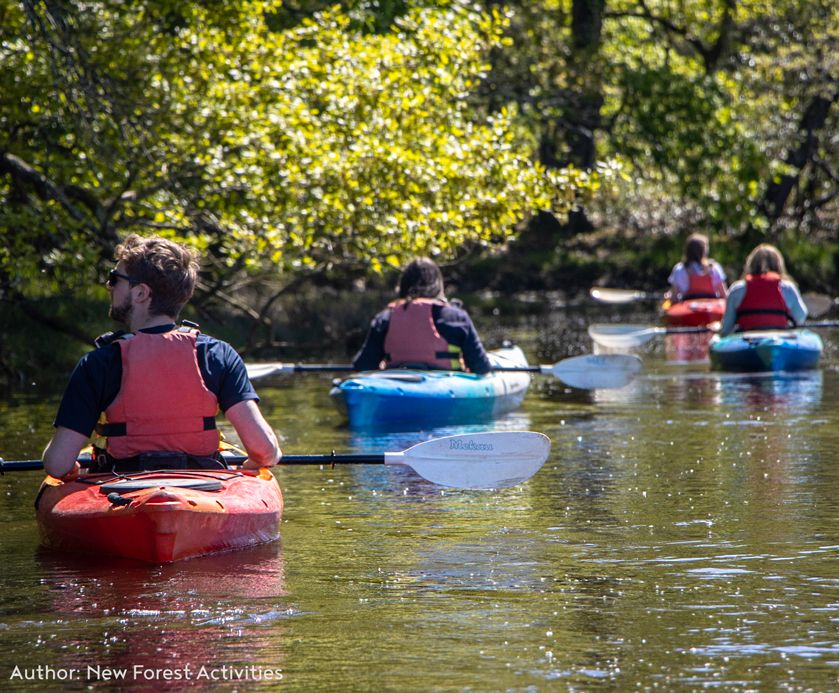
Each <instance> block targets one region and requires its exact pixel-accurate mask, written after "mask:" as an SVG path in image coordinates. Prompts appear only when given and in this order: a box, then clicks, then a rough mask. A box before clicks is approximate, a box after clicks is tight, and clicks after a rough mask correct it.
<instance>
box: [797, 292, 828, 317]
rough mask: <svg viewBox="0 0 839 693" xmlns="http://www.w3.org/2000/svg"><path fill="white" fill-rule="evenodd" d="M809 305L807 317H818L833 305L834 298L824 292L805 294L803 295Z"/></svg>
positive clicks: (805, 303)
mask: <svg viewBox="0 0 839 693" xmlns="http://www.w3.org/2000/svg"><path fill="white" fill-rule="evenodd" d="M801 298H802V299H803V300H804V305H805V306H807V317H810V318H818V317H820V316H822V315H824V314H825V313H826V312H827V311H829V310H830V309H831V308H832V307H833V299H832V298H830V296H825V295H824V294H804V295H803V296H802V297H801Z"/></svg>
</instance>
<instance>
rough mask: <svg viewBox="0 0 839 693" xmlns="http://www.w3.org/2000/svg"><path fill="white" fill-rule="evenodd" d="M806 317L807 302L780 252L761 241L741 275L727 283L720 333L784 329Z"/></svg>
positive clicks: (747, 260) (748, 259)
mask: <svg viewBox="0 0 839 693" xmlns="http://www.w3.org/2000/svg"><path fill="white" fill-rule="evenodd" d="M806 318H807V306H806V305H805V303H804V299H802V298H801V294H800V293H799V291H798V287H797V286H796V284H795V282H794V281H793V280H792V279H791V278H790V276H789V275H788V274H787V269H786V266H785V264H784V258H783V256H782V255H781V252H780V251H779V250H778V249H777V248H776V247H775V246H774V245H769V244H768V243H761V244H760V245H759V246H757V247H756V248H755V249H754V250H753V251H752V252H751V253H749V256H748V257H747V258H746V264H745V267H744V269H743V276H742V278H741V279H740V280H738V281H736V282H734V283H733V284H732V285H731V290H730V291H729V292H728V297H727V299H726V302H725V314H724V315H723V319H722V327H721V328H720V334H721V335H723V336H725V335H727V334H731V333H732V332H734V331H735V330H736V331H738V332H745V331H747V330H767V329H774V330H777V329H786V328H787V327H790V326H795V325H800V324H801V323H803V322H804V320H805V319H806Z"/></svg>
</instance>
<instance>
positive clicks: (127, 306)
mask: <svg viewBox="0 0 839 693" xmlns="http://www.w3.org/2000/svg"><path fill="white" fill-rule="evenodd" d="M133 311H134V307H133V306H132V305H131V296H126V297H125V300H124V301H123V302H122V303H121V304H120V305H116V304H113V303H112V304H111V308H110V310H109V311H108V317H110V318H111V320H116V321H117V322H121V323H122V324H123V325H128V324H130V322H131V313H132V312H133Z"/></svg>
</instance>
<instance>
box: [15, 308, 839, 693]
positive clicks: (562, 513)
mask: <svg viewBox="0 0 839 693" xmlns="http://www.w3.org/2000/svg"><path fill="white" fill-rule="evenodd" d="M507 333H508V334H506V335H505V336H513V337H515V339H516V341H517V343H519V344H520V345H521V346H522V347H523V348H524V349H525V351H526V352H527V353H528V356H529V357H530V360H531V363H553V362H555V361H557V360H559V359H560V358H562V357H565V356H569V355H576V354H577V353H582V352H585V351H590V350H591V344H590V342H588V340H587V338H586V337H585V333H584V332H583V331H582V329H581V325H580V321H579V320H567V319H566V318H565V317H564V316H562V315H556V316H552V317H545V318H541V319H538V320H531V321H530V322H529V323H528V324H524V325H520V326H519V327H517V328H516V329H515V330H507ZM488 334H489V339H488V343H490V344H491V345H493V346H496V345H495V344H492V340H493V339H495V338H496V337H498V336H499V335H500V332H497V331H488ZM824 337H825V342H826V345H827V351H826V354H825V360H824V362H823V364H822V366H821V368H820V369H819V370H816V371H813V372H808V373H805V374H798V375H784V374H781V375H776V376H734V375H725V374H714V373H710V372H709V369H708V364H707V362H705V361H702V360H691V359H692V358H694V357H696V356H697V355H698V356H700V357H701V356H702V352H701V347H700V348H699V353H698V354H697V353H696V352H695V351H694V352H691V351H690V348H691V345H692V344H693V343H692V342H688V343H687V344H677V343H674V342H672V341H669V342H668V341H665V339H664V338H657V339H656V340H654V341H653V342H651V343H650V345H648V346H647V347H645V348H644V349H643V350H642V351H641V352H639V353H640V355H642V357H643V359H644V370H643V372H642V374H641V376H640V377H639V378H638V379H637V380H636V381H634V382H633V383H632V384H631V385H630V386H628V387H626V388H624V389H621V390H599V391H596V392H585V391H579V390H570V389H568V388H566V387H565V386H563V384H562V383H560V382H558V381H555V380H554V381H549V380H548V379H547V378H546V377H545V376H537V377H535V378H534V381H533V383H532V386H531V390H530V392H529V393H528V396H527V398H526V400H525V402H524V405H523V406H522V407H521V409H520V410H519V411H517V412H515V413H513V414H511V415H509V416H508V417H506V418H504V419H502V420H500V421H497V422H494V423H493V424H489V425H486V426H477V427H471V428H469V427H450V428H445V429H434V430H428V431H422V432H401V433H379V434H376V433H362V432H353V431H351V430H349V429H348V428H347V427H346V426H345V425H344V424H342V422H341V419H340V417H339V416H338V415H337V413H335V412H334V411H333V408H332V405H331V403H330V401H329V399H328V397H327V392H328V390H329V387H330V380H331V377H330V376H329V375H325V374H317V375H313V374H308V375H296V376H293V377H285V378H283V379H279V378H276V379H272V380H269V381H260V382H259V383H258V384H257V389H258V391H259V393H260V396H261V397H262V409H263V411H264V412H265V414H266V417H267V418H268V420H269V421H270V422H271V424H272V425H273V426H274V427H275V428H276V430H277V431H278V432H279V433H280V435H281V436H282V439H283V440H282V446H283V448H284V450H285V451H286V452H288V453H321V452H329V451H330V450H332V449H335V450H336V451H338V452H362V451H382V450H401V449H404V448H406V447H408V446H410V445H412V444H414V443H417V442H421V441H423V440H427V439H429V438H431V437H435V436H438V435H447V434H452V433H460V432H467V431H476V430H516V429H528V430H534V431H541V432H543V433H545V434H547V435H548V436H549V437H550V438H551V441H552V443H553V448H552V452H551V456H550V458H549V460H548V462H547V463H546V464H545V466H544V467H543V469H542V470H541V471H540V472H539V473H538V474H537V475H536V476H535V477H534V478H533V479H531V480H530V481H528V482H527V483H525V484H523V485H522V486H521V487H516V488H511V489H505V490H502V491H495V492H493V491H459V490H453V489H443V488H440V487H437V486H434V485H432V484H430V483H428V482H426V481H424V480H422V479H421V478H419V477H417V476H416V475H414V474H412V473H411V471H410V470H407V469H401V468H382V467H373V466H362V465H358V466H348V467H341V468H336V469H335V470H330V469H328V468H327V469H319V468H317V467H306V468H303V467H300V468H279V469H278V470H277V472H276V474H277V477H278V478H279V480H280V484H281V486H282V488H283V493H284V497H285V504H286V505H285V511H284V516H283V523H282V538H281V539H280V540H278V541H277V542H275V543H273V544H270V545H266V546H261V547H257V548H254V549H248V550H243V551H238V552H233V553H229V554H224V555H219V556H212V557H205V558H199V559H194V560H190V561H185V562H181V563H176V564H174V565H166V566H146V565H140V564H136V563H131V562H121V561H118V560H114V559H107V558H96V559H91V558H78V557H74V556H69V555H61V554H55V553H50V552H49V551H47V550H45V549H42V548H39V546H38V535H37V529H36V525H35V520H34V514H33V509H32V502H33V500H34V497H35V495H36V493H37V490H38V486H39V483H40V480H41V478H42V475H41V474H40V473H38V472H20V473H15V474H7V475H6V476H5V477H4V478H2V479H1V480H0V484H1V485H2V486H0V490H2V493H0V523H2V524H1V525H0V547H2V563H0V590H2V591H1V592H0V594H2V601H1V602H0V604H2V606H0V689H2V690H10V691H54V690H55V691H57V690H94V691H110V690H114V691H115V690H120V691H162V690H163V691H165V690H213V691H216V690H218V691H263V690H264V691H287V692H288V693H291V692H301V693H303V692H310V691H319V692H327V691H335V692H336V693H339V692H340V693H353V692H362V691H375V692H393V693H412V692H455V691H458V692H459V691H464V692H465V691H469V692H479V693H489V692H496V691H497V692H502V691H503V692H510V691H515V692H519V691H520V692H528V693H530V692H536V691H621V692H623V691H705V690H721V691H742V692H744V693H745V692H746V691H834V690H839V561H837V556H839V465H837V458H838V457H839V425H837V424H839V394H837V393H839V373H837V362H836V360H835V351H834V347H833V344H834V341H835V340H836V339H837V338H839V333H836V334H831V333H825V334H824ZM668 339H669V338H668ZM685 349H687V351H685ZM59 397H60V388H57V389H55V388H53V389H49V390H48V391H46V392H45V391H44V388H43V387H39V386H31V385H26V386H22V387H20V388H18V389H16V390H14V391H11V392H7V393H5V394H4V396H3V398H2V399H1V400H0V410H1V411H2V417H0V445H2V448H0V450H2V452H1V453H0V454H2V455H3V456H4V457H5V458H6V459H31V458H37V457H39V456H40V452H41V450H42V449H43V447H44V445H45V443H46V442H47V440H48V438H49V436H50V433H51V426H50V423H51V421H52V418H53V416H54V413H55V410H56V408H57V405H58V401H59ZM269 677H271V678H269ZM280 677H281V678H280Z"/></svg>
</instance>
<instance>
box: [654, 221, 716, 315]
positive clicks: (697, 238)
mask: <svg viewBox="0 0 839 693" xmlns="http://www.w3.org/2000/svg"><path fill="white" fill-rule="evenodd" d="M708 248H709V244H708V237H707V236H703V235H702V234H701V233H692V234H691V235H690V236H688V237H687V240H686V241H685V247H684V257H683V258H682V261H681V262H679V263H678V264H677V265H676V266H675V267H674V268H673V271H672V272H671V273H670V278H669V279H668V280H667V281H668V283H669V284H670V302H671V303H681V302H682V301H689V300H692V299H697V298H725V296H726V293H727V290H726V277H725V271H724V270H723V268H722V267H720V265H719V263H718V262H716V261H715V260H711V259H710V258H709V257H708Z"/></svg>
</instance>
